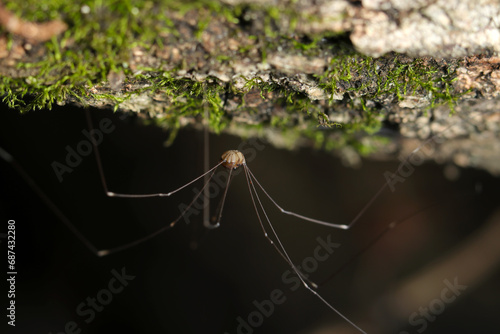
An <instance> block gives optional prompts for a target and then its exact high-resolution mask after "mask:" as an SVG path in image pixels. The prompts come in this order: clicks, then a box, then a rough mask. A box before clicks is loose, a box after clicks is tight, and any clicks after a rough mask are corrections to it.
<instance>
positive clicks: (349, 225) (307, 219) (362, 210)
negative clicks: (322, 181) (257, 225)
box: [248, 124, 455, 230]
mask: <svg viewBox="0 0 500 334" xmlns="http://www.w3.org/2000/svg"><path fill="white" fill-rule="evenodd" d="M454 125H455V124H451V125H449V126H448V127H446V128H445V129H444V130H443V131H442V132H445V131H446V130H448V129H449V128H451V127H452V126H454ZM437 136H438V134H435V135H434V136H432V137H430V138H429V139H427V140H426V141H424V142H423V143H422V144H420V145H419V146H418V147H417V148H415V149H414V150H413V151H412V152H411V153H410V154H409V155H408V156H407V157H406V159H405V160H404V161H403V163H401V164H400V165H399V167H398V169H397V170H396V172H395V173H394V174H399V172H400V171H401V169H402V168H404V166H405V165H406V163H407V162H408V161H409V160H410V159H411V158H412V157H413V156H414V155H415V154H416V153H417V152H418V151H420V150H421V149H422V147H424V146H425V145H427V143H429V142H430V141H432V140H434V138H435V137H437ZM248 172H249V174H250V175H251V176H252V178H253V179H254V180H255V182H256V183H257V185H258V186H259V188H260V189H261V190H262V191H263V192H264V194H266V196H267V198H269V200H270V201H271V202H272V203H273V204H274V205H275V206H276V207H277V208H278V209H279V210H280V211H281V212H282V213H284V214H287V215H290V216H294V217H297V218H299V219H302V220H306V221H309V222H311V223H315V224H320V225H325V226H330V227H333V228H339V229H342V230H348V229H350V228H351V227H352V226H353V225H354V224H356V223H357V222H358V220H359V219H360V218H361V217H362V216H363V215H364V214H365V212H366V210H368V209H369V208H370V207H371V206H372V204H373V202H375V200H376V199H377V198H378V197H379V196H380V194H381V193H382V192H383V191H384V190H385V189H386V188H387V187H388V186H389V182H384V184H383V185H382V187H380V189H379V190H378V191H377V192H376V193H375V194H374V195H373V196H372V198H371V199H370V200H369V201H368V202H367V203H366V204H365V206H364V207H363V208H362V209H361V210H360V211H359V212H358V214H357V215H356V217H354V219H353V220H351V221H350V222H349V223H348V224H336V223H331V222H327V221H324V220H319V219H314V218H310V217H307V216H304V215H301V214H298V213H296V212H293V211H288V210H285V209H283V208H282V207H281V206H280V205H279V204H278V203H277V202H276V201H275V200H274V199H273V198H272V197H271V196H270V195H269V194H268V193H267V191H265V190H264V188H263V187H262V185H261V184H260V183H259V181H258V180H257V179H256V178H255V176H254V175H253V174H252V172H251V171H250V170H248Z"/></svg>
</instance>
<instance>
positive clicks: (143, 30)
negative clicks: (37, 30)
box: [0, 0, 458, 154]
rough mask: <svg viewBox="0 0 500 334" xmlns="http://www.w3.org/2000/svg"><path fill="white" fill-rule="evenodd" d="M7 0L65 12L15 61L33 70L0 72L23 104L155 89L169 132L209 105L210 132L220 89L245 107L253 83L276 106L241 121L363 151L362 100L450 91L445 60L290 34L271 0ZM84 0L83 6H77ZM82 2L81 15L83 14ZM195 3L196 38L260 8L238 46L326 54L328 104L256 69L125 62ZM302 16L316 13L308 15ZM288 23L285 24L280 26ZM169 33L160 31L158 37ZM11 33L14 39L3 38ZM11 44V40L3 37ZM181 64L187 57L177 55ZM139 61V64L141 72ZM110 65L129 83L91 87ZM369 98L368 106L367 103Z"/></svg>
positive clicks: (433, 100) (448, 95)
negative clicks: (230, 78)
mask: <svg viewBox="0 0 500 334" xmlns="http://www.w3.org/2000/svg"><path fill="white" fill-rule="evenodd" d="M6 5H7V7H8V8H9V9H10V10H12V11H13V12H14V13H16V14H17V15H19V16H20V17H22V18H23V19H25V20H29V21H47V20H53V19H62V20H64V21H65V22H66V23H67V24H68V26H69V29H68V30H67V31H66V32H65V33H64V34H63V35H62V36H59V37H58V38H53V39H52V40H50V41H48V42H47V43H45V50H46V52H45V54H44V56H43V58H40V59H34V60H32V61H30V62H27V63H21V64H19V65H18V70H21V71H28V72H29V71H32V72H33V74H31V75H29V76H25V77H18V78H10V77H2V79H1V81H0V95H1V96H2V99H3V101H4V102H5V103H7V104H8V105H9V106H10V107H12V108H18V109H19V110H21V111H26V110H34V109H42V108H49V109H50V108H51V107H52V105H53V104H54V103H61V102H64V101H66V100H67V99H68V98H71V99H76V100H78V101H81V102H82V103H85V101H88V100H89V99H94V100H97V101H102V102H103V104H105V105H110V106H112V107H113V108H114V109H115V110H118V109H120V107H121V105H124V104H125V103H127V102H128V101H131V100H133V99H135V98H138V97H140V96H144V95H147V96H153V95H159V96H162V97H164V98H165V99H167V100H168V101H169V104H168V105H169V107H168V108H167V110H163V111H162V113H161V116H160V117H157V118H156V119H155V122H157V123H158V124H161V126H165V127H169V128H170V129H173V130H174V131H172V133H173V135H172V138H173V136H175V132H176V131H177V129H178V128H179V127H180V119H181V118H184V117H188V118H203V116H204V115H203V114H204V112H205V110H207V109H208V110H209V120H208V123H209V125H210V128H211V129H212V131H214V132H220V131H222V130H223V129H224V128H225V127H227V126H228V125H229V123H230V118H229V117H228V115H226V114H225V113H224V103H223V100H222V97H223V96H228V95H229V96H231V97H236V98H240V99H241V103H240V105H239V107H238V108H239V110H243V111H246V112H248V113H250V114H251V113H252V111H251V108H249V107H248V106H246V104H245V94H247V92H248V91H252V90H256V91H258V92H260V95H261V97H262V98H263V99H265V95H266V93H270V92H272V93H273V94H274V96H279V97H280V98H279V99H278V100H277V101H275V102H274V103H276V104H277V105H278V106H280V107H281V109H280V113H273V114H271V115H269V117H268V118H267V119H261V120H259V122H257V125H252V126H250V125H244V126H243V127H248V128H255V129H261V128H262V127H263V124H266V125H267V126H270V127H273V128H277V129H280V131H282V133H283V136H284V137H286V138H288V139H287V140H288V142H290V143H292V142H294V141H295V140H297V138H299V137H307V138H310V139H312V140H313V141H314V142H315V145H316V146H317V147H324V148H327V149H331V148H334V147H335V148H338V147H341V146H343V145H351V146H353V147H355V148H357V149H358V151H360V152H362V153H365V154H368V153H369V152H370V151H371V147H370V145H367V144H366V143H364V142H363V139H362V136H360V135H359V133H367V134H373V133H376V132H377V131H378V129H379V128H380V118H381V115H380V113H379V110H377V109H376V108H375V107H373V106H372V107H367V104H368V103H367V101H371V102H378V101H384V100H387V99H389V100H391V99H392V100H395V101H398V100H403V99H404V98H405V97H406V96H412V95H416V94H418V95H419V96H429V107H433V106H436V105H438V104H442V103H447V104H449V105H450V107H451V108H453V105H454V103H455V101H456V99H457V98H458V96H457V95H456V94H454V93H453V92H452V90H451V84H452V81H453V80H454V79H453V78H454V77H455V73H454V69H453V68H452V67H451V66H448V67H446V66H441V65H438V64H437V63H435V62H432V61H424V60H419V59H416V60H406V59H403V58H402V57H401V58H400V57H395V58H394V61H393V62H392V64H391V65H390V66H387V65H383V62H381V61H380V60H377V59H373V58H371V57H368V56H363V55H360V54H358V53H356V52H355V50H354V49H353V48H352V46H351V45H350V44H349V42H348V41H347V40H346V38H345V35H338V34H322V35H317V36H300V37H299V36H295V35H293V34H291V33H292V32H293V28H294V26H295V23H296V22H297V19H298V17H299V13H296V12H294V10H293V9H292V8H290V9H288V8H287V9H285V10H283V9H277V8H274V7H272V6H271V7H266V8H259V7H257V5H251V6H250V5H247V6H236V7H230V6H226V5H223V4H222V3H221V2H218V1H211V0H205V1H183V2H179V1H173V0H163V1H158V2H151V1H132V0H120V1H118V0H116V1H110V0H103V1H97V2H87V1H83V0H82V1H78V0H77V1H71V2H64V1H47V0H44V1H34V0H29V1H22V2H7V3H6ZM84 6H88V8H87V7H84ZM82 8H85V9H87V10H88V11H89V14H84V12H85V10H82ZM191 9H197V10H198V11H199V12H200V13H201V14H200V15H201V16H200V17H201V19H199V20H198V21H197V24H198V26H197V28H196V29H195V31H194V37H195V38H197V39H200V38H201V36H202V33H203V31H204V30H205V29H206V28H207V26H208V24H209V22H210V20H211V19H212V18H213V17H215V16H218V17H223V18H224V19H225V20H227V21H228V22H232V23H235V24H236V23H238V22H239V20H240V18H241V17H242V15H243V13H244V12H245V11H248V10H254V11H259V12H260V13H264V17H265V20H264V22H263V25H264V29H263V35H262V36H260V35H253V36H249V40H252V41H254V44H252V45H249V46H247V45H241V46H240V47H239V52H240V53H243V54H245V53H247V52H249V51H250V50H251V49H253V48H255V47H256V46H257V47H259V51H260V54H261V61H262V62H265V61H266V55H267V54H268V53H270V52H278V50H280V48H283V47H285V46H286V47H288V46H291V47H290V48H287V49H291V50H295V51H296V52H297V54H300V55H302V56H306V57H321V56H323V55H325V57H326V56H328V57H330V58H331V61H330V63H329V65H328V67H327V69H326V70H325V72H324V73H322V74H318V75H315V78H316V80H317V82H318V83H319V85H320V87H321V88H322V89H324V90H325V91H326V92H327V93H328V94H330V100H329V103H325V102H321V101H312V100H310V99H309V98H308V97H307V96H306V95H304V94H303V93H300V92H297V91H294V90H293V89H290V88H288V87H284V86H280V85H278V84H276V83H272V82H263V81H262V80H260V78H258V77H254V78H243V79H244V80H245V81H246V83H245V85H244V88H243V89H241V90H239V89H236V88H235V86H233V85H232V84H226V83H222V82H220V81H219V80H217V79H214V78H209V79H207V80H206V81H205V82H196V81H192V80H188V79H178V78H175V77H174V75H173V73H172V72H169V71H164V70H160V69H156V68H141V69H135V74H134V71H132V70H131V69H130V65H129V63H128V62H129V58H130V53H131V50H132V49H133V48H134V47H138V46H139V47H141V48H144V49H146V50H149V49H150V48H151V47H152V46H160V47H161V46H162V45H163V44H164V43H176V42H180V41H181V38H182V37H181V34H180V33H179V32H178V31H177V30H176V28H175V25H174V23H173V22H172V21H171V20H170V18H169V16H168V15H167V13H168V12H172V11H175V12H177V13H179V15H183V14H185V13H187V12H188V11H189V10H191ZM308 19H309V20H315V18H314V17H309V18H308ZM282 22H286V23H287V24H286V26H280V24H281V23H282ZM165 36H167V37H165ZM9 41H12V39H11V38H10V37H9ZM10 44H11V43H10ZM213 58H214V59H216V60H217V61H219V62H227V61H229V60H230V56H228V55H225V54H216V55H213ZM182 66H183V67H184V68H189V64H183V65H182ZM139 70H140V71H139ZM110 71H114V72H117V73H119V72H123V73H124V74H125V76H126V79H125V83H126V84H128V85H130V87H133V88H131V89H128V90H127V91H122V92H120V94H117V93H112V92H111V91H110V92H109V93H106V92H104V93H103V92H102V90H101V91H100V93H95V92H94V90H93V89H92V87H98V86H99V87H103V86H105V83H106V82H107V75H108V73H110ZM338 94H348V95H349V96H350V100H349V101H348V102H345V101H344V102H337V101H336V100H334V98H333V97H334V96H336V95H338ZM370 105H373V103H371V104H370ZM336 108H344V109H345V108H347V109H350V110H361V111H362V112H360V113H359V114H360V116H359V117H357V118H355V119H354V120H353V121H352V122H351V123H350V124H342V126H341V127H339V124H336V123H332V122H330V121H329V116H328V113H330V112H335V110H336Z"/></svg>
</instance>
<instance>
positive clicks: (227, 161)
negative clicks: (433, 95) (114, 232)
mask: <svg viewBox="0 0 500 334" xmlns="http://www.w3.org/2000/svg"><path fill="white" fill-rule="evenodd" d="M86 115H87V122H88V126H89V128H90V129H93V126H92V120H91V118H90V114H89V113H88V111H87V112H86ZM450 127H451V126H450ZM448 128H449V127H448ZM448 128H446V129H448ZM446 129H445V130H446ZM206 136H207V135H206ZM435 136H436V135H434V136H432V137H431V138H429V139H427V140H426V141H425V142H423V143H422V144H421V145H420V146H418V147H417V148H416V149H414V150H413V151H412V153H411V154H410V155H409V156H408V157H407V158H406V160H405V161H408V160H409V159H411V157H412V156H413V155H414V154H416V153H417V152H418V151H419V150H420V149H421V148H422V147H424V146H425V145H426V144H427V143H428V142H429V141H430V140H432V139H433V138H434V137H435ZM92 144H93V146H94V153H95V157H96V161H97V166H98V169H99V175H100V178H101V182H102V185H103V188H104V191H105V193H106V195H107V196H108V197H121V198H149V197H169V196H171V195H173V194H175V193H177V192H178V191H180V190H182V189H184V188H186V187H188V186H189V185H191V184H193V183H194V182H196V181H198V180H200V179H201V178H205V180H204V185H203V187H202V189H201V190H200V191H199V192H198V193H197V194H196V195H195V197H194V198H193V200H192V201H191V202H190V203H189V205H188V206H187V207H186V208H185V209H184V210H183V211H182V212H181V214H180V216H179V217H177V218H176V219H175V220H174V221H172V222H171V223H170V224H169V225H167V226H165V227H163V228H161V229H159V230H157V231H156V232H153V233H151V234H149V235H147V236H145V237H143V238H140V239H138V240H135V241H133V242H130V243H127V244H125V245H122V246H118V247H115V248H111V249H104V250H98V249H97V248H96V247H95V246H94V245H93V244H92V243H91V242H90V241H89V240H88V239H87V238H86V237H85V236H84V235H83V234H81V233H80V232H79V231H78V230H77V229H76V227H75V226H74V225H73V224H72V223H71V222H70V221H69V220H68V219H67V218H66V217H65V215H64V214H63V213H62V212H61V211H60V210H59V209H58V208H57V207H56V206H55V205H54V204H53V203H52V202H51V201H50V199H48V198H47V196H45V194H44V193H43V191H42V190H41V189H40V188H39V187H38V186H37V185H36V183H35V182H34V181H33V180H32V179H31V177H30V176H29V175H27V174H26V173H25V172H24V170H23V169H22V167H21V166H19V164H18V163H17V162H16V161H15V160H14V158H13V157H12V156H11V155H10V154H9V153H7V152H5V151H4V150H3V149H1V148H0V156H1V157H2V158H3V159H4V160H6V161H7V162H9V163H11V164H12V165H14V166H15V167H16V169H17V170H18V171H19V172H20V173H21V175H22V176H23V177H24V178H25V179H26V181H27V182H28V183H29V184H30V185H31V186H32V187H33V189H34V190H35V191H36V192H37V193H38V195H40V197H41V198H42V199H43V200H44V201H45V203H46V204H47V205H48V206H49V207H50V208H51V209H52V210H53V211H54V213H55V214H56V215H57V216H58V217H59V218H60V219H61V221H62V222H63V223H64V224H65V225H66V226H67V227H68V228H69V229H70V230H71V231H72V232H73V233H74V234H75V235H76V236H77V237H78V238H79V239H80V240H81V241H82V242H83V243H84V244H85V246H86V247H87V248H88V249H89V250H90V251H91V252H93V253H94V254H96V255H97V256H100V257H102V256H106V255H109V254H112V253H116V252H119V251H122V250H125V249H128V248H130V247H133V246H135V245H138V244H140V243H142V242H144V241H146V240H149V239H151V238H153V237H155V236H157V235H159V234H160V233H162V232H164V231H166V230H168V229H170V228H172V227H174V226H175V225H176V224H177V223H178V222H179V220H181V218H182V217H183V216H184V215H185V214H186V212H187V211H188V210H189V209H190V208H191V207H192V206H193V204H194V203H195V201H196V200H197V199H198V197H199V196H200V195H201V194H202V193H204V191H205V195H207V190H208V188H207V186H208V185H209V183H210V181H211V180H212V178H213V176H214V174H215V171H216V170H217V169H218V168H219V167H220V166H221V165H222V166H224V167H225V168H227V169H228V170H229V173H228V179H227V182H226V186H225V189H224V193H223V195H222V199H221V203H220V205H219V208H218V213H217V214H216V215H215V217H216V221H215V224H214V225H210V223H208V222H207V217H208V214H207V213H208V210H206V211H205V212H204V213H205V216H204V220H205V221H204V224H205V226H212V227H218V226H219V224H220V219H221V217H222V211H223V207H224V202H225V198H226V195H227V191H228V188H229V184H230V181H231V177H232V173H233V171H234V170H236V169H237V168H239V167H243V171H244V173H245V177H246V181H247V186H248V189H249V192H250V197H251V199H252V204H253V206H254V210H255V212H256V214H257V218H258V220H259V224H260V226H261V228H262V231H263V234H264V236H265V238H266V239H267V240H268V241H269V243H270V244H271V245H272V246H273V247H274V248H275V250H276V251H277V252H278V253H279V254H280V256H281V257H282V258H283V259H284V260H285V261H286V262H287V263H288V265H290V267H291V269H292V270H293V272H294V273H295V274H296V275H297V276H298V278H299V279H300V281H301V282H302V284H303V285H304V287H305V288H306V289H308V290H309V291H310V292H311V293H313V294H314V295H315V296H316V297H317V298H319V299H320V300H321V301H322V302H323V303H324V304H325V305H326V306H328V307H329V308H330V309H331V310H333V311H334V312H335V313H337V314H338V315H339V316H340V317H342V318H343V319H344V320H345V321H347V322H348V323H349V324H350V325H352V326H353V327H354V328H356V329H357V330H358V331H359V332H360V333H366V332H365V331H363V330H362V329H361V328H359V327H358V326H357V325H356V324H354V323H353V322H352V321H351V320H349V319H348V318H347V317H346V316H344V315H343V314H342V313H341V312H340V311H338V310H337V309H336V308H335V307H333V306H332V305H331V304H330V303H329V302H328V301H326V300H325V299H324V298H323V297H322V296H321V295H320V294H318V292H317V291H316V290H315V289H316V288H318V285H317V284H315V283H314V282H312V281H310V280H309V279H308V278H307V277H305V276H304V275H303V274H302V273H301V272H300V271H299V270H298V269H297V267H296V266H295V265H294V263H293V261H292V260H291V258H290V257H289V255H288V253H287V251H286V250H285V248H284V246H283V244H282V242H281V240H280V238H279V236H278V235H277V233H276V231H275V229H274V227H273V225H272V223H271V221H270V220H269V217H268V215H267V213H266V211H265V209H264V207H263V205H262V202H261V199H260V197H259V195H258V193H257V189H260V190H261V191H262V192H263V193H264V194H265V196H266V197H267V198H268V199H269V200H270V201H271V202H272V203H273V205H274V206H275V207H276V208H278V209H279V210H280V211H281V212H282V213H284V214H287V215H291V216H295V217H297V218H299V219H302V220H305V221H309V222H312V223H315V224H320V225H324V226H329V227H333V228H337V229H343V230H348V229H349V228H351V227H352V226H353V225H354V224H355V223H356V222H357V221H358V220H359V219H360V218H361V216H363V214H364V213H365V211H366V210H367V209H368V208H369V207H370V206H371V205H372V204H373V202H374V201H375V200H376V199H377V198H378V197H379V195H380V194H381V193H382V192H383V191H384V190H385V188H386V187H387V186H388V185H389V183H387V182H386V183H384V185H383V186H382V187H381V188H380V189H379V191H378V192H377V193H375V194H374V196H373V197H372V198H371V199H370V200H369V201H368V203H367V204H366V205H365V206H364V207H363V209H362V210H361V211H360V212H359V213H358V215H357V216H356V217H355V218H354V219H353V220H352V221H351V222H350V223H349V224H335V223H331V222H327V221H322V220H318V219H313V218H310V217H306V216H303V215H300V214H298V213H295V212H292V211H287V210H285V209H283V208H282V207H281V206H280V205H279V204H278V203H277V202H276V201H275V200H274V199H273V198H272V197H271V196H270V195H269V194H268V193H267V191H266V190H265V189H264V187H263V186H262V185H261V184H260V182H259V181H258V180H257V178H256V177H255V175H254V174H253V173H252V172H251V170H250V168H249V167H248V165H247V163H246V161H245V157H244V155H243V153H241V152H240V151H237V150H229V151H226V152H224V153H223V154H222V156H221V160H220V162H219V163H217V164H216V165H215V166H214V167H212V168H210V169H208V170H207V171H206V172H205V173H203V174H202V175H200V176H198V177H197V178H195V179H193V180H192V181H190V182H188V183H186V184H184V185H183V186H181V187H179V188H177V189H175V190H173V191H171V192H168V193H153V194H123V193H115V192H112V191H109V189H108V186H107V183H106V179H105V176H104V171H103V167H102V162H101V158H100V154H99V151H98V147H97V145H96V142H95V141H94V139H93V138H92ZM205 145H206V147H207V145H208V141H207V138H206V139H205ZM401 168H402V165H400V167H399V168H398V169H397V171H396V172H395V174H397V173H399V171H400V169H401ZM205 169H207V168H205ZM256 185H257V187H256ZM205 198H207V199H208V196H205ZM259 208H260V210H261V213H259ZM263 218H264V219H263ZM263 221H266V222H267V224H268V226H269V228H270V232H271V235H272V236H273V237H274V238H275V239H276V243H275V242H274V241H273V240H272V239H271V238H270V237H269V235H268V230H267V229H266V226H265V224H264V223H263ZM402 221H403V220H397V221H394V222H392V223H391V224H389V225H388V226H387V228H386V229H385V230H384V231H382V232H381V233H380V234H379V235H378V236H377V237H376V238H375V239H374V242H376V241H377V240H379V239H380V237H381V236H382V235H383V234H385V233H386V232H387V231H388V230H390V229H392V228H394V227H395V226H396V225H397V224H399V223H401V222H402ZM374 242H372V243H370V244H369V245H368V247H371V245H373V243H374ZM368 247H366V248H365V249H364V250H362V252H363V251H365V250H366V249H367V248H368ZM359 254H360V253H358V254H357V255H359ZM357 255H356V256H357Z"/></svg>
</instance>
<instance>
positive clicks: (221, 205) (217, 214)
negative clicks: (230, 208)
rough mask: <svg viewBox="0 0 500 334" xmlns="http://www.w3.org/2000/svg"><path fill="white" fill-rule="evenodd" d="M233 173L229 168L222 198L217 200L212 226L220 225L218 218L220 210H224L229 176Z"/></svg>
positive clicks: (220, 213) (229, 181)
mask: <svg viewBox="0 0 500 334" xmlns="http://www.w3.org/2000/svg"><path fill="white" fill-rule="evenodd" d="M232 174H233V170H232V169H230V170H229V176H228V177H227V182H226V187H225V188H224V194H223V195H222V199H221V201H220V202H219V205H218V206H217V211H216V212H215V216H214V217H217V218H216V221H215V225H213V228H216V227H219V226H220V220H221V218H222V211H223V210H224V203H225V202H226V196H227V191H228V190H229V185H230V184H231V176H232Z"/></svg>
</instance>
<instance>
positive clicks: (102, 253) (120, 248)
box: [97, 170, 215, 256]
mask: <svg viewBox="0 0 500 334" xmlns="http://www.w3.org/2000/svg"><path fill="white" fill-rule="evenodd" d="M214 173H215V170H214V171H213V172H212V174H210V177H209V178H208V179H207V180H206V181H205V184H204V185H203V188H201V190H200V191H198V193H197V194H196V196H194V198H193V200H192V201H191V203H189V204H188V206H186V208H185V209H184V210H182V212H181V214H180V215H179V216H178V217H177V218H176V219H175V220H174V221H172V222H171V223H170V224H168V225H167V226H164V227H162V228H160V229H159V230H157V231H155V232H153V233H151V234H149V235H147V236H145V237H143V238H140V239H137V240H135V241H132V242H129V243H127V244H125V245H121V246H118V247H115V248H111V249H104V250H100V251H99V252H97V255H98V256H105V255H109V254H112V253H116V252H120V251H123V250H125V249H128V248H131V247H134V246H137V245H139V244H141V243H143V242H145V241H147V240H150V239H152V238H154V237H156V236H157V235H159V234H160V233H163V232H165V231H167V230H169V229H171V228H172V227H174V226H175V225H176V224H177V222H178V221H179V220H181V218H182V217H184V215H185V214H186V212H188V211H189V209H191V207H192V206H193V204H194V202H196V200H197V199H198V197H200V195H201V194H202V193H203V191H204V190H205V188H207V186H208V184H209V183H210V181H211V180H212V177H213V176H214Z"/></svg>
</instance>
